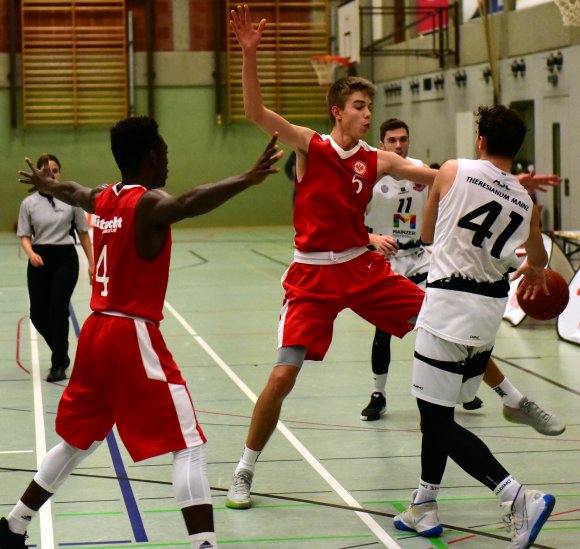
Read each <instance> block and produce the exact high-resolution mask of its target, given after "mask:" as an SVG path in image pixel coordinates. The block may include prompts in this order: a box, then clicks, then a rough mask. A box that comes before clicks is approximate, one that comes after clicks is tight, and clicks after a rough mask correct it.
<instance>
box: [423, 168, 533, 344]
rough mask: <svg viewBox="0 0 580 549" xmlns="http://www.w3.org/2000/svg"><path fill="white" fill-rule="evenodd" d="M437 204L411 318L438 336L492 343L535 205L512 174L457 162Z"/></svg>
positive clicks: (461, 340) (468, 342)
mask: <svg viewBox="0 0 580 549" xmlns="http://www.w3.org/2000/svg"><path fill="white" fill-rule="evenodd" d="M457 166H458V170H457V176H456V178H455V181H454V182H453V185H452V186H451V188H450V189H449V192H448V193H447V194H446V195H445V197H444V198H443V199H442V200H441V201H440V202H439V213H438V217H437V224H436V228H435V237H434V242H433V253H432V256H431V267H430V269H429V277H428V281H427V295H426V297H425V302H424V305H423V308H422V310H421V314H420V316H419V319H418V321H417V325H418V326H421V327H422V328H425V329H426V330H427V331H429V332H432V333H434V334H436V335H438V336H440V337H442V338H443V339H446V340H449V341H454V342H457V343H462V344H466V345H474V346H479V345H485V344H487V343H490V342H493V341H494V339H495V335H496V332H497V330H498V329H499V325H500V322H501V318H502V314H503V311H504V310H505V305H506V301H507V295H508V290H509V282H508V274H507V273H508V270H509V269H510V267H512V266H513V257H514V252H515V250H516V248H518V247H519V246H521V245H522V244H523V243H524V242H525V241H526V240H527V239H528V235H529V229H530V219H531V215H532V208H533V203H532V200H531V198H530V196H529V194H528V192H527V191H526V190H525V189H524V188H523V187H522V186H521V185H520V183H519V182H518V180H517V179H516V178H515V177H514V176H512V175H511V174H508V173H505V172H502V171H501V170H499V169H498V168H496V167H495V166H494V165H493V164H492V163H491V162H489V161H487V160H465V159H460V160H459V161H458V163H457Z"/></svg>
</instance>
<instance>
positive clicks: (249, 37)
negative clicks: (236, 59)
mask: <svg viewBox="0 0 580 549" xmlns="http://www.w3.org/2000/svg"><path fill="white" fill-rule="evenodd" d="M230 27H231V28H232V30H233V31H234V34H235V35H236V38H237V39H238V42H239V44H240V46H241V47H242V49H243V50H246V49H256V48H257V47H258V44H259V43H260V42H261V40H262V33H263V32H264V28H265V27H266V20H265V19H262V20H261V21H260V22H259V23H258V28H257V29H256V30H254V27H253V25H252V17H251V15H250V8H249V7H248V6H247V4H244V5H243V6H238V7H237V9H235V10H231V11H230Z"/></svg>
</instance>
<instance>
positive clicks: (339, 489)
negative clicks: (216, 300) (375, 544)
mask: <svg viewBox="0 0 580 549" xmlns="http://www.w3.org/2000/svg"><path fill="white" fill-rule="evenodd" d="M165 307H166V308H167V310H169V312H170V313H171V314H172V315H173V316H174V317H175V319H176V320H177V321H178V322H179V323H180V324H181V325H182V326H183V327H184V328H185V330H186V331H187V332H188V333H189V334H190V335H191V336H192V337H193V339H195V341H196V342H197V343H198V344H199V345H200V347H202V348H203V350H204V351H205V352H206V353H207V354H208V355H209V356H210V357H211V358H212V359H213V361H214V362H215V363H216V364H217V365H218V366H219V367H220V368H221V369H222V370H223V371H224V373H225V374H226V375H227V376H228V377H229V378H230V379H231V380H232V381H233V382H234V383H235V384H236V385H237V386H238V388H239V389H240V390H241V391H242V392H243V393H244V394H245V395H246V396H247V397H248V398H249V399H250V400H251V401H252V402H253V403H254V404H255V403H256V401H257V400H258V397H257V396H256V395H255V394H254V393H253V392H252V391H251V390H250V388H249V387H248V386H247V385H246V384H245V383H244V382H243V381H242V380H241V379H240V378H239V377H238V376H237V375H236V374H235V373H234V371H233V370H232V369H231V368H230V367H229V366H228V365H227V364H226V363H225V362H224V361H223V360H222V359H221V357H220V356H219V355H218V354H217V353H216V352H215V351H214V350H213V349H212V348H211V347H210V346H209V345H208V344H207V343H206V342H205V340H204V339H203V338H202V337H201V336H200V335H198V334H197V332H196V331H195V330H194V329H193V328H192V327H191V326H190V325H189V323H188V322H187V321H186V320H185V319H184V318H183V317H182V316H181V315H180V314H179V313H178V312H177V311H176V310H175V309H174V308H173V307H172V306H171V304H170V303H169V302H168V301H167V300H165ZM276 428H277V429H278V430H279V431H280V432H281V433H282V434H283V435H284V436H285V437H286V438H287V439H288V442H290V444H292V446H294V448H296V450H297V451H298V452H299V453H300V454H301V455H302V457H303V458H304V459H305V460H306V461H307V462H308V463H309V464H310V465H311V466H312V468H313V469H314V470H315V471H316V472H317V473H318V474H319V475H320V476H321V477H322V478H323V479H324V480H325V481H326V482H327V484H329V485H330V487H331V488H332V489H333V490H334V491H335V492H336V493H337V494H338V495H339V496H340V498H341V499H342V500H343V501H344V502H345V503H347V504H348V505H350V506H351V507H355V508H358V509H361V510H362V506H361V504H360V503H359V502H358V501H357V500H356V499H354V498H353V497H352V496H351V495H350V493H349V492H348V491H347V490H346V489H345V488H344V487H343V486H342V485H341V484H340V483H339V482H338V480H336V479H335V478H334V477H333V476H332V475H331V474H330V473H329V472H328V471H327V470H326V469H325V468H324V467H323V466H322V464H321V463H320V462H319V461H318V460H317V459H316V458H315V457H314V456H313V455H312V454H311V453H310V451H309V450H308V449H307V448H306V447H305V446H304V445H303V444H302V443H301V442H300V441H299V440H298V439H297V438H296V437H295V436H294V435H293V434H292V432H291V431H290V429H288V428H287V427H286V425H284V424H283V423H282V422H281V421H278V423H277V425H276ZM354 512H355V514H356V515H357V516H358V518H360V519H361V520H362V521H363V522H364V523H365V524H366V526H367V527H368V528H369V529H370V530H371V532H373V534H374V535H375V536H376V537H377V538H378V539H379V540H381V541H382V542H383V543H384V544H385V546H386V547H388V548H389V549H400V545H398V544H397V543H396V542H395V540H394V539H393V538H392V537H391V536H389V534H387V533H386V532H385V531H384V530H383V529H382V528H381V527H380V525H379V524H378V522H376V521H375V520H374V519H373V518H372V517H370V516H369V515H368V514H367V513H365V512H362V511H361V512H359V511H354Z"/></svg>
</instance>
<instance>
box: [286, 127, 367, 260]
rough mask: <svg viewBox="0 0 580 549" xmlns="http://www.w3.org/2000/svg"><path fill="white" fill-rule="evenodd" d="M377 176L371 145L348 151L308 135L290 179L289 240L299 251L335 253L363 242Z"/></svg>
mask: <svg viewBox="0 0 580 549" xmlns="http://www.w3.org/2000/svg"><path fill="white" fill-rule="evenodd" d="M376 180H377V150H376V149H375V148H373V147H370V146H369V145H368V144H367V143H365V142H364V141H359V142H358V144H357V145H356V146H355V147H354V148H353V149H351V150H350V151H344V150H343V149H341V148H340V147H339V146H338V145H337V144H336V143H335V142H334V141H333V140H332V138H331V137H330V136H328V135H325V136H321V135H319V134H314V136H313V137H312V139H311V140H310V144H309V146H308V162H307V165H306V171H305V173H304V176H303V177H302V179H301V180H300V181H299V182H298V183H297V184H296V198H295V202H294V228H295V229H296V236H295V238H294V244H295V246H296V248H297V249H298V250H300V251H303V252H315V251H318V252H320V251H332V252H340V251H343V250H347V249H349V248H354V247H358V246H366V245H368V243H369V235H368V233H367V230H366V228H365V224H364V216H365V211H366V208H367V204H368V201H369V200H370V198H371V196H372V192H373V187H374V185H375V183H376Z"/></svg>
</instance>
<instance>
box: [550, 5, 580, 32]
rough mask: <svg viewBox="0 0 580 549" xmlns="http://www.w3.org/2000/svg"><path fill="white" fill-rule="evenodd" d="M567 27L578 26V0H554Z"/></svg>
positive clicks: (579, 24)
mask: <svg viewBox="0 0 580 549" xmlns="http://www.w3.org/2000/svg"><path fill="white" fill-rule="evenodd" d="M554 2H556V5H557V6H558V7H559V8H560V11H561V12H562V21H563V22H564V25H566V26H567V27H580V0H554Z"/></svg>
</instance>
